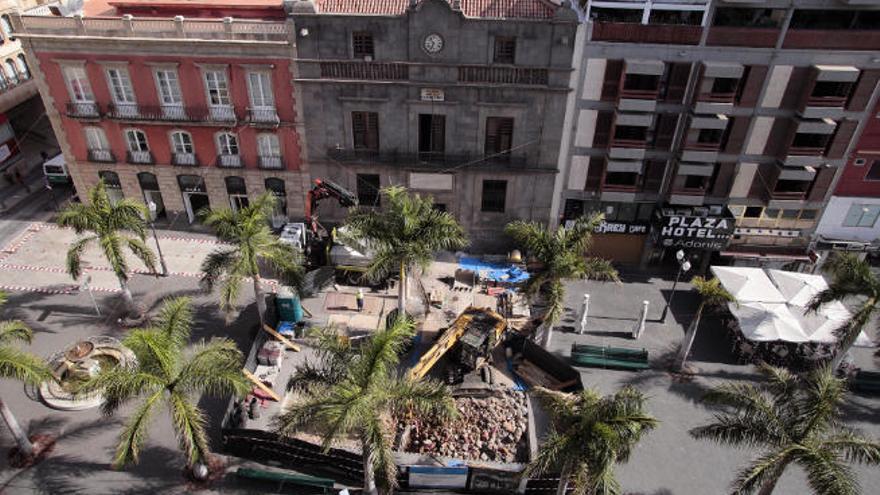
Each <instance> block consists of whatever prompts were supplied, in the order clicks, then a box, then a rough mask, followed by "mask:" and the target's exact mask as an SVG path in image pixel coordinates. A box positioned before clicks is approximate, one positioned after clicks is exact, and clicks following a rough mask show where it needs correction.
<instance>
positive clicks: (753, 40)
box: [706, 26, 780, 48]
mask: <svg viewBox="0 0 880 495" xmlns="http://www.w3.org/2000/svg"><path fill="white" fill-rule="evenodd" d="M779 32H780V31H779V29H777V28H758V27H730V26H713V27H711V28H709V36H708V37H707V39H706V44H707V45H715V46H751V47H756V48H773V47H774V46H776V41H777V40H778V39H779Z"/></svg>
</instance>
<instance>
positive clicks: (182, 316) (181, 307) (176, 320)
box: [154, 297, 193, 347]
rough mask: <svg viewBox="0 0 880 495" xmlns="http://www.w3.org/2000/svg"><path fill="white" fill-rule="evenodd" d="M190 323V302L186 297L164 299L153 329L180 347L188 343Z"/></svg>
mask: <svg viewBox="0 0 880 495" xmlns="http://www.w3.org/2000/svg"><path fill="white" fill-rule="evenodd" d="M192 323H193V315H192V300H191V299H190V298H188V297H172V298H168V299H165V301H163V303H162V309H161V310H160V311H159V315H158V316H157V317H156V318H155V320H154V325H155V328H156V329H157V330H159V331H160V332H162V333H163V334H165V335H167V336H168V338H170V339H171V340H172V342H174V343H175V344H177V345H178V346H180V347H182V346H183V345H185V344H186V343H187V342H188V341H189V336H190V332H191V331H192Z"/></svg>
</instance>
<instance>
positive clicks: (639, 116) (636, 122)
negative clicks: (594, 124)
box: [614, 113, 654, 127]
mask: <svg viewBox="0 0 880 495" xmlns="http://www.w3.org/2000/svg"><path fill="white" fill-rule="evenodd" d="M652 123H654V116H653V115H652V114H644V113H618V114H617V117H616V118H615V119H614V125H627V126H630V125H631V126H636V127H650V126H651V124H652Z"/></svg>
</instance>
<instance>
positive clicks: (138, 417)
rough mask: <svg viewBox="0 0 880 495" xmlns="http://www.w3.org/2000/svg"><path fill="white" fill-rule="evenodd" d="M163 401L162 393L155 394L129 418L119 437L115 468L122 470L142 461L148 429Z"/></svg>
mask: <svg viewBox="0 0 880 495" xmlns="http://www.w3.org/2000/svg"><path fill="white" fill-rule="evenodd" d="M161 400H162V391H161V390H160V391H158V392H154V393H153V394H151V395H150V396H149V397H147V398H146V399H145V400H144V402H143V403H142V404H141V405H140V406H139V407H138V408H137V410H135V412H134V414H133V415H132V416H131V417H130V418H128V422H127V423H126V425H125V429H123V430H122V433H121V434H120V435H119V444H118V445H117V446H116V454H115V455H114V456H113V466H114V467H116V468H121V467H123V466H125V465H127V464H136V463H137V462H138V460H139V459H140V451H141V446H143V444H144V441H145V440H146V437H147V428H148V427H149V425H150V420H151V419H152V417H153V411H154V409H155V407H156V405H157V404H159V402H161Z"/></svg>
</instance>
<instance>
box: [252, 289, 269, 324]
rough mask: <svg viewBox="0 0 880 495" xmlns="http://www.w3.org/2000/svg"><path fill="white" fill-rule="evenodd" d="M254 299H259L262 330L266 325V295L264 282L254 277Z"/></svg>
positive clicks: (258, 305) (258, 308) (258, 312)
mask: <svg viewBox="0 0 880 495" xmlns="http://www.w3.org/2000/svg"><path fill="white" fill-rule="evenodd" d="M253 278H254V297H256V299H257V314H258V315H259V316H260V330H262V329H263V325H265V324H266V294H265V293H264V292H263V285H262V283H261V282H262V280H261V279H260V276H259V275H254V277H253Z"/></svg>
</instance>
